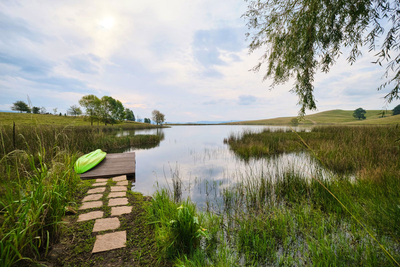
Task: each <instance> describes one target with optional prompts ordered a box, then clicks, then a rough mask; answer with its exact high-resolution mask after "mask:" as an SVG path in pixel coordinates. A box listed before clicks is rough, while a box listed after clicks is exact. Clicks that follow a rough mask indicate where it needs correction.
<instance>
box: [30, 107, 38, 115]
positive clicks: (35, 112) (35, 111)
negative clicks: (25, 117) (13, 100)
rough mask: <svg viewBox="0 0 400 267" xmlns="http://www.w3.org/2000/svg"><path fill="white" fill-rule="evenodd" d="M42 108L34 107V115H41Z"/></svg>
mask: <svg viewBox="0 0 400 267" xmlns="http://www.w3.org/2000/svg"><path fill="white" fill-rule="evenodd" d="M39 112H40V108H39V107H32V113H33V114H39Z"/></svg>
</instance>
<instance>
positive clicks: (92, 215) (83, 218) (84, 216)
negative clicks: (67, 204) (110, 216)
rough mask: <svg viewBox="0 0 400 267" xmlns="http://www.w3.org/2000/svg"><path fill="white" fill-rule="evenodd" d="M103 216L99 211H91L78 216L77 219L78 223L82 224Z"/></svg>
mask: <svg viewBox="0 0 400 267" xmlns="http://www.w3.org/2000/svg"><path fill="white" fill-rule="evenodd" d="M103 215H104V212H102V211H99V210H97V211H91V212H88V213H84V214H81V215H79V217H78V222H83V221H89V220H93V219H98V218H101V217H103Z"/></svg>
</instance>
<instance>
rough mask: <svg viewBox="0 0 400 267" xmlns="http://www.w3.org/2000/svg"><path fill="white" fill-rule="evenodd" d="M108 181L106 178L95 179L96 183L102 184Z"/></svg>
mask: <svg viewBox="0 0 400 267" xmlns="http://www.w3.org/2000/svg"><path fill="white" fill-rule="evenodd" d="M107 181H108V179H106V178H98V179H96V183H102V182H107Z"/></svg>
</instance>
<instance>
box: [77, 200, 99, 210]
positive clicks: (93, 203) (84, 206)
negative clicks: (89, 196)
mask: <svg viewBox="0 0 400 267" xmlns="http://www.w3.org/2000/svg"><path fill="white" fill-rule="evenodd" d="M101 206H103V201H91V202H84V203H83V204H82V206H80V207H79V209H80V210H86V209H93V208H100V207H101Z"/></svg>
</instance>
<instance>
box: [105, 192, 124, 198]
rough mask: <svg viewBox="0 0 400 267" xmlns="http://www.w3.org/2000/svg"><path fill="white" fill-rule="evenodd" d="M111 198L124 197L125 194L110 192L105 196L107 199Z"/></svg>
mask: <svg viewBox="0 0 400 267" xmlns="http://www.w3.org/2000/svg"><path fill="white" fill-rule="evenodd" d="M112 197H126V192H112V193H110V194H108V196H107V198H112Z"/></svg>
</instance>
